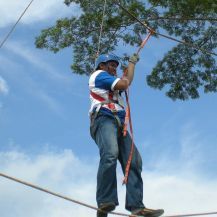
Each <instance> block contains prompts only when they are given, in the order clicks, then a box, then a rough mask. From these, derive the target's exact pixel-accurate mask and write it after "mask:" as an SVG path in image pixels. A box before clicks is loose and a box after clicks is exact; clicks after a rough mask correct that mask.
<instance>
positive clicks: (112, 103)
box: [90, 91, 122, 128]
mask: <svg viewBox="0 0 217 217" xmlns="http://www.w3.org/2000/svg"><path fill="white" fill-rule="evenodd" d="M90 95H91V96H92V97H93V98H94V99H96V100H98V101H100V104H99V105H98V106H97V107H96V110H95V111H94V113H93V114H92V115H91V125H93V124H94V120H95V119H96V117H97V115H98V113H99V110H100V108H101V107H102V106H103V105H107V106H108V108H109V110H110V111H111V112H112V113H113V115H114V118H115V120H116V122H117V124H118V127H119V128H121V126H122V124H121V121H120V118H119V117H118V115H117V110H116V109H115V103H117V104H118V101H116V100H113V93H112V92H109V95H108V96H109V99H104V98H103V97H101V96H100V95H98V94H96V93H94V92H92V91H90Z"/></svg>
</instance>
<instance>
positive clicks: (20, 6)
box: [0, 0, 79, 27]
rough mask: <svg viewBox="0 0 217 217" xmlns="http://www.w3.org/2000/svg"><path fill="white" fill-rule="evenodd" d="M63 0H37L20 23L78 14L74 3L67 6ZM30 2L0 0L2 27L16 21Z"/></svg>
mask: <svg viewBox="0 0 217 217" xmlns="http://www.w3.org/2000/svg"><path fill="white" fill-rule="evenodd" d="M63 2H64V1H63V0H46V1H44V0H37V1H34V2H33V3H32V4H31V6H30V7H29V8H28V10H27V11H26V13H25V14H24V16H23V17H22V19H21V21H20V23H24V24H32V23H34V22H42V21H44V20H47V19H54V20H55V19H56V18H61V17H62V16H67V15H72V14H73V15H75V16H76V15H77V14H78V12H79V10H78V9H77V10H76V7H74V6H73V5H72V6H71V7H67V6H66V5H65V4H64V3H63ZM29 3H30V0H21V1H5V0H0V14H1V20H0V27H5V26H7V25H9V24H11V23H15V22H16V21H17V19H18V18H19V17H20V15H21V13H22V12H23V11H24V9H25V8H26V7H27V5H28V4H29Z"/></svg>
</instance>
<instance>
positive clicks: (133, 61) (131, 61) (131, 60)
mask: <svg viewBox="0 0 217 217" xmlns="http://www.w3.org/2000/svg"><path fill="white" fill-rule="evenodd" d="M138 61H139V55H138V54H136V53H134V54H133V55H132V56H131V57H130V59H129V62H130V63H133V64H134V65H135V64H136V63H137V62H138Z"/></svg>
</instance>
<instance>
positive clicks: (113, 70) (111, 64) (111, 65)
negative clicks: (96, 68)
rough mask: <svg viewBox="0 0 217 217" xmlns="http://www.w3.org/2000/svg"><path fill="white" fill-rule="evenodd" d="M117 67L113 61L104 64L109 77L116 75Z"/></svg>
mask: <svg viewBox="0 0 217 217" xmlns="http://www.w3.org/2000/svg"><path fill="white" fill-rule="evenodd" d="M117 67H118V64H117V63H116V62H115V61H109V62H107V64H106V68H107V72H108V73H109V74H111V75H115V76H116V75H117V71H116V69H117Z"/></svg>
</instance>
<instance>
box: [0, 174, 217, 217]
mask: <svg viewBox="0 0 217 217" xmlns="http://www.w3.org/2000/svg"><path fill="white" fill-rule="evenodd" d="M0 176H2V177H4V178H6V179H9V180H12V181H14V182H18V183H20V184H23V185H26V186H28V187H31V188H34V189H37V190H39V191H42V192H44V193H47V194H51V195H53V196H55V197H59V198H62V199H64V200H67V201H70V202H73V203H76V204H79V205H81V206H85V207H87V208H90V209H94V210H99V209H98V208H96V207H94V206H91V205H89V204H87V203H83V202H80V201H78V200H74V199H72V198H70V197H67V196H64V195H61V194H58V193H55V192H52V191H50V190H48V189H45V188H42V187H40V186H37V185H34V184H32V183H29V182H26V181H23V180H20V179H17V178H15V177H12V176H9V175H6V174H3V173H0ZM100 211H101V212H103V211H102V210H100ZM109 214H113V215H119V216H128V217H138V216H136V215H131V214H124V213H119V212H109ZM202 215H217V211H216V212H204V213H192V214H180V215H170V216H164V217H188V216H189V217H190V216H202Z"/></svg>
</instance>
